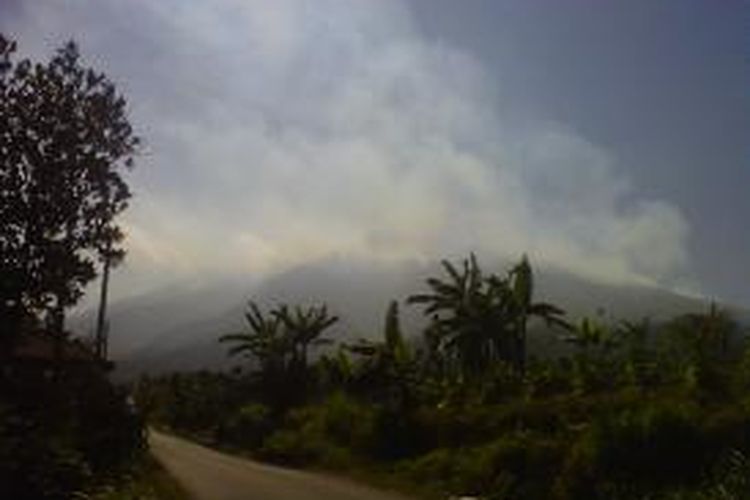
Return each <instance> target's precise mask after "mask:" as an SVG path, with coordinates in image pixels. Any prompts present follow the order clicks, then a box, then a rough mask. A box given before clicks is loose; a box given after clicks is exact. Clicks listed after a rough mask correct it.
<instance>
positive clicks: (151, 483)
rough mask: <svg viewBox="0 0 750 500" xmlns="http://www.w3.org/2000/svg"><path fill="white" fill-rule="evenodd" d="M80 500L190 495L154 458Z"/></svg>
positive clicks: (170, 499) (160, 499)
mask: <svg viewBox="0 0 750 500" xmlns="http://www.w3.org/2000/svg"><path fill="white" fill-rule="evenodd" d="M77 498H80V499H87V500H187V499H189V498H190V496H189V495H188V494H187V492H185V491H184V490H183V489H182V487H181V486H180V484H179V483H178V482H177V481H176V480H175V479H174V478H173V477H172V476H171V475H170V474H169V473H168V472H167V471H166V470H165V469H164V467H162V466H161V464H159V462H157V461H156V460H155V459H154V458H153V457H152V456H151V455H147V456H146V457H145V458H144V459H143V460H142V461H141V463H139V464H138V465H137V466H135V467H134V468H133V470H132V472H131V473H130V474H127V475H125V476H124V477H123V478H121V479H119V480H116V481H113V482H111V483H108V484H104V485H101V486H99V487H98V488H96V490H95V491H93V492H91V493H88V494H81V495H78V497H77Z"/></svg>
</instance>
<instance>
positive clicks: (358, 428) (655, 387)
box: [136, 256, 750, 499]
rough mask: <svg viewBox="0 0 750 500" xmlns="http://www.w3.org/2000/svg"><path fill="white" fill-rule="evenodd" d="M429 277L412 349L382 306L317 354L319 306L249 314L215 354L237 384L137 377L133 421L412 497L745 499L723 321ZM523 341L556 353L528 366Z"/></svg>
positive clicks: (447, 265) (742, 367)
mask: <svg viewBox="0 0 750 500" xmlns="http://www.w3.org/2000/svg"><path fill="white" fill-rule="evenodd" d="M443 267H444V275H443V276H440V277H434V278H430V279H428V280H427V283H426V289H425V291H423V292H422V293H418V294H416V295H414V296H412V297H409V298H408V299H407V300H406V304H407V305H408V306H409V307H419V308H421V310H422V311H423V312H424V314H425V315H426V317H427V318H428V320H429V321H428V326H427V328H426V329H425V330H424V331H423V332H408V334H407V332H403V331H402V330H401V327H400V323H399V303H397V302H395V301H394V302H393V303H391V305H390V306H389V307H388V309H387V312H386V314H385V318H384V326H383V331H382V333H381V334H380V338H381V340H379V341H375V340H360V341H354V342H351V341H347V342H344V341H338V342H336V341H334V339H331V338H328V337H326V335H325V333H326V330H327V328H328V327H330V326H331V325H332V324H334V323H335V322H336V320H337V318H336V316H335V315H333V314H331V313H329V311H328V310H327V309H326V308H325V307H324V306H305V307H303V306H300V307H290V306H287V305H279V306H276V307H274V308H272V309H270V310H264V309H263V308H262V307H261V306H260V305H258V304H255V303H253V302H251V303H250V304H249V305H248V310H247V314H246V319H247V331H245V332H242V333H235V334H230V335H225V336H223V337H221V338H220V341H221V342H223V343H225V344H226V346H227V348H228V354H229V355H231V356H245V357H246V363H245V365H244V367H243V368H241V369H238V370H234V371H232V372H229V373H209V372H199V373H181V374H172V375H167V376H162V377H157V378H149V377H144V378H142V379H141V380H140V381H139V383H138V384H137V389H136V394H137V399H138V403H139V405H140V407H141V408H143V410H144V411H145V412H146V413H147V415H148V416H149V418H150V419H151V420H152V421H153V422H154V423H156V424H158V425H161V426H164V427H167V428H169V429H172V430H173V431H175V432H179V433H183V434H188V435H192V436H197V437H200V438H202V439H204V440H208V441H210V442H213V443H214V444H216V445H218V446H222V447H227V448H233V449H235V450H243V451H247V452H250V453H252V454H253V455H254V456H256V457H258V458H260V459H263V460H268V461H272V462H277V463H281V464H286V465H291V466H300V467H313V468H326V469H331V470H338V471H341V472H344V473H348V474H353V475H355V476H359V477H362V476H363V475H364V476H365V477H369V478H375V479H376V480H377V481H379V482H385V483H388V484H391V485H393V484H397V485H400V486H401V487H403V488H404V489H407V490H409V491H418V492H420V493H421V494H423V495H424V496H425V497H432V498H445V497H447V496H449V495H476V496H480V497H482V498H492V499H502V498H508V499H511V498H513V499H516V498H524V499H534V498H559V499H583V498H591V499H597V498H601V499H618V498H621V499H636V498H638V499H645V498H663V499H678V498H679V499H719V498H722V499H725V498H726V499H728V498H749V497H750V480H749V479H748V478H750V461H749V460H748V457H750V391H749V390H750V350H748V349H747V348H746V347H745V343H744V336H743V333H742V331H741V329H740V327H739V325H737V324H736V323H735V322H734V320H733V319H732V318H731V316H730V315H728V314H727V313H726V312H724V311H722V310H720V309H718V308H717V307H715V306H710V307H707V308H706V310H705V311H703V312H698V313H695V314H687V315H683V316H679V317H676V318H673V319H671V320H669V321H663V322H659V323H654V322H650V321H648V320H643V321H641V322H625V321H623V322H617V321H613V320H609V321H607V320H604V319H602V318H598V319H590V318H587V319H583V320H581V321H577V322H573V321H571V320H570V319H569V318H567V317H566V315H565V314H564V312H563V311H562V310H561V309H560V308H558V307H556V306H554V305H552V304H547V303H541V302H536V301H535V299H534V293H533V292H534V283H533V282H534V280H533V274H532V270H531V266H530V265H529V263H528V261H527V260H526V259H525V258H524V259H523V260H522V261H521V262H520V263H518V264H517V265H516V266H514V267H513V268H512V269H510V270H509V271H508V272H506V273H505V274H502V275H498V274H494V273H489V274H488V273H485V272H484V271H483V270H482V269H481V268H480V266H479V264H478V263H477V261H476V259H475V258H474V257H473V256H471V257H470V258H468V259H466V260H465V261H463V262H461V263H459V265H455V264H453V263H451V262H447V261H446V262H444V263H443ZM530 331H532V332H534V333H533V334H532V335H537V334H542V333H544V332H546V333H547V334H549V333H550V332H554V336H552V337H550V338H552V339H553V340H550V342H554V343H557V342H559V343H560V344H561V345H563V346H565V348H564V349H561V348H560V346H559V345H558V346H552V345H551V346H549V347H550V349H549V351H550V352H555V353H556V354H555V355H551V354H547V355H545V352H536V351H535V352H529V349H528V348H527V340H528V336H529V333H528V332H530ZM560 352H564V353H566V354H562V355H561V354H559V353H560Z"/></svg>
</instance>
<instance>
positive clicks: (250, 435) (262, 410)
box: [216, 403, 273, 450]
mask: <svg viewBox="0 0 750 500" xmlns="http://www.w3.org/2000/svg"><path fill="white" fill-rule="evenodd" d="M272 425H273V424H272V421H271V412H270V410H269V409H268V407H267V406H265V405H262V404H259V403H250V404H247V405H245V406H243V407H241V408H240V409H239V410H237V411H236V412H235V413H232V414H230V415H229V417H228V418H227V419H226V420H225V421H224V422H223V423H222V424H221V425H220V426H219V428H218V430H217V436H216V437H217V439H218V440H219V441H220V442H222V443H225V444H229V445H231V446H238V447H241V448H247V449H251V450H252V449H255V448H258V447H259V446H261V445H262V444H263V439H265V437H266V436H267V435H268V433H269V432H270V431H271V429H272Z"/></svg>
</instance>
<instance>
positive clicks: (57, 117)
mask: <svg viewBox="0 0 750 500" xmlns="http://www.w3.org/2000/svg"><path fill="white" fill-rule="evenodd" d="M15 51H16V44H15V42H13V41H11V40H9V39H7V38H6V37H4V36H2V35H0V324H2V325H3V327H4V328H3V330H4V332H3V333H11V332H15V331H17V330H18V328H19V325H20V324H21V322H22V321H23V318H24V317H28V316H35V317H38V318H41V319H43V320H44V321H46V322H47V323H48V325H49V326H50V327H51V329H52V330H53V331H56V332H62V329H63V324H64V312H65V309H66V308H68V307H70V306H72V305H73V304H75V303H76V302H77V301H78V299H79V298H80V297H81V295H82V293H83V290H84V287H85V285H86V284H87V283H89V282H90V281H91V280H92V279H94V277H95V276H96V261H97V259H104V258H109V259H110V260H114V261H116V260H117V259H119V258H121V257H122V256H123V254H124V250H123V249H122V248H121V247H120V246H118V243H119V242H120V241H121V240H122V236H123V234H122V231H121V229H120V227H119V226H118V224H117V222H116V216H117V215H118V214H119V213H120V212H122V211H123V210H124V209H125V208H126V206H127V201H128V199H129V198H130V191H129V189H128V186H127V184H126V182H125V180H124V179H123V177H122V172H123V170H124V169H125V168H129V167H131V166H132V163H133V158H134V155H135V154H136V153H137V146H138V138H137V137H136V136H135V135H134V133H133V130H132V127H131V125H130V123H129V122H128V119H127V115H126V103H125V99H124V98H123V97H122V96H121V95H120V94H119V93H118V92H117V91H116V89H115V86H114V85H113V84H112V83H111V82H110V81H109V80H108V79H107V77H106V76H105V75H104V74H102V73H98V72H96V71H94V70H92V69H89V68H87V67H85V66H84V65H83V64H82V63H81V60H80V57H79V52H78V49H77V47H76V45H75V44H74V43H73V42H69V43H68V44H66V45H65V46H63V47H62V48H61V49H59V50H58V51H57V52H56V53H55V55H54V56H53V57H52V58H51V60H50V61H49V62H46V63H32V62H31V61H29V60H28V59H23V60H20V61H16V60H15V59H14V54H15ZM2 337H3V338H4V340H7V339H8V338H9V336H8V335H2Z"/></svg>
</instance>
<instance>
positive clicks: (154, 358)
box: [71, 258, 745, 375]
mask: <svg viewBox="0 0 750 500" xmlns="http://www.w3.org/2000/svg"><path fill="white" fill-rule="evenodd" d="M508 267H509V264H508V263H502V262H496V263H495V265H492V266H490V265H485V266H484V269H485V271H487V272H490V271H491V272H495V273H504V272H505V270H506V269H507V268H508ZM441 274H442V269H441V268H440V266H439V265H438V264H437V263H429V264H425V263H418V262H415V261H404V262H397V263H382V262H381V263H372V262H363V261H356V260H348V259H341V258H333V259H327V260H322V261H318V262H316V263H312V264H308V265H305V266H301V267H298V268H294V269H292V270H289V271H286V272H283V273H280V274H277V275H273V276H271V277H269V278H267V279H266V280H265V281H262V282H260V283H256V281H257V280H255V279H254V278H253V277H252V276H249V275H237V276H233V277H214V278H213V279H203V280H201V281H183V282H180V283H176V284H174V285H172V286H169V287H165V288H161V289H158V290H155V291H152V292H149V293H146V294H143V295H140V296H138V297H134V298H130V299H126V300H122V301H119V302H116V303H115V304H113V305H112V306H111V307H110V315H109V320H110V353H111V356H112V358H113V359H115V360H116V361H117V363H118V371H119V372H120V374H125V375H133V374H137V373H139V372H141V371H147V372H164V371H172V370H187V369H196V368H220V367H228V366H232V365H235V364H237V363H238V361H232V360H227V358H226V356H225V348H224V346H221V345H220V344H219V343H218V342H217V338H218V337H219V336H220V335H222V334H225V333H228V332H236V331H242V330H243V329H244V328H245V323H244V310H245V307H246V303H247V300H248V299H252V300H256V301H258V302H259V303H260V304H262V305H264V306H270V305H274V304H276V303H289V304H321V303H325V304H327V305H328V306H329V308H330V310H331V311H332V312H334V313H335V314H337V315H338V316H339V317H340V321H339V323H338V324H337V325H336V326H335V327H334V328H332V329H331V332H330V336H332V337H334V338H338V339H344V338H349V339H352V338H357V337H369V338H373V337H377V336H379V335H380V334H381V329H382V322H383V316H384V312H385V310H386V307H387V305H388V302H389V301H390V300H393V299H396V300H399V301H401V302H402V303H403V300H404V299H405V298H406V297H408V296H409V295H410V294H413V293H416V292H419V291H420V290H423V289H424V279H425V278H427V277H428V276H439V275H441ZM536 274H537V279H536V285H537V288H536V294H537V297H538V298H539V299H541V300H547V301H551V302H553V303H555V304H558V305H560V306H562V307H563V308H565V310H566V311H568V313H569V314H570V315H571V316H572V317H574V318H575V317H581V316H584V315H588V316H602V315H604V316H605V317H606V318H609V319H613V320H614V319H638V318H641V317H645V316H648V317H651V318H654V319H657V320H658V319H663V318H667V317H670V316H673V315H676V314H680V313H685V312H691V311H700V310H703V309H705V308H706V307H707V304H706V302H705V301H702V300H700V299H697V298H691V297H687V296H683V295H679V294H676V293H673V292H670V291H667V290H662V289H657V288H650V287H646V286H635V285H631V286H615V285H609V284H602V283H595V282H592V281H589V280H586V279H584V278H580V277H576V276H574V275H572V274H570V273H567V272H564V271H560V270H553V269H539V270H537V273H536ZM401 314H402V322H403V325H404V329H405V331H406V332H407V334H408V335H412V336H414V335H417V334H418V333H419V332H420V329H421V325H422V324H423V323H422V320H421V314H420V311H419V310H418V308H416V307H412V306H403V307H402V308H401ZM741 314H745V313H741ZM93 318H94V311H93V310H88V311H86V312H85V313H84V314H82V315H81V316H79V317H77V318H74V319H73V320H72V321H71V324H72V325H73V327H74V329H75V330H76V331H77V332H79V333H82V334H85V333H86V332H87V331H89V330H90V325H92V324H93Z"/></svg>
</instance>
